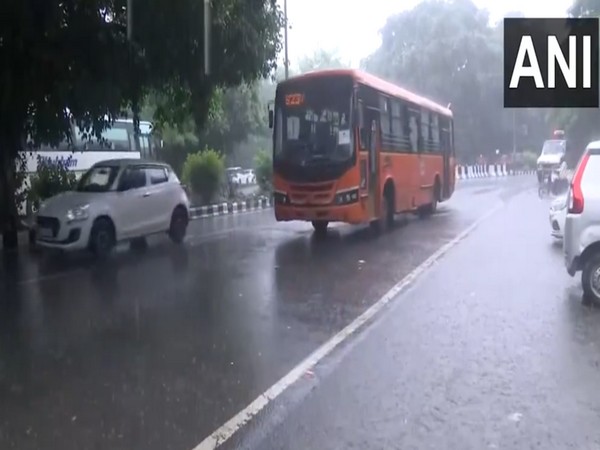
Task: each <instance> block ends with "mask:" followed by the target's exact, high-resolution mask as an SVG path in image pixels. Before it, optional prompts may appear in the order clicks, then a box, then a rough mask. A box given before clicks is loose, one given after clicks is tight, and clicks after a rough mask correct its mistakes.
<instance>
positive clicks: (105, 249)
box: [89, 217, 115, 258]
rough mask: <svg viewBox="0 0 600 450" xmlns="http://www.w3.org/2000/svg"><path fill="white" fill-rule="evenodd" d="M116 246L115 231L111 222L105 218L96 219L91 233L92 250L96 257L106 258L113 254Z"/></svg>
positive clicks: (90, 245)
mask: <svg viewBox="0 0 600 450" xmlns="http://www.w3.org/2000/svg"><path fill="white" fill-rule="evenodd" d="M114 246H115V230H114V228H113V225H112V223H111V221H110V220H108V219H106V218H103V217H101V218H99V219H96V221H95V222H94V225H93V226H92V231H91V232H90V243H89V247H90V250H91V251H92V253H93V254H94V255H95V256H97V257H99V258H104V257H106V256H108V255H109V254H110V253H111V252H112V249H113V247H114Z"/></svg>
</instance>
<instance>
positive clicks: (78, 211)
mask: <svg viewBox="0 0 600 450" xmlns="http://www.w3.org/2000/svg"><path fill="white" fill-rule="evenodd" d="M89 209H90V205H81V206H77V207H76V208H72V209H69V210H68V211H67V221H69V222H75V221H77V220H86V219H87V218H88V217H89Z"/></svg>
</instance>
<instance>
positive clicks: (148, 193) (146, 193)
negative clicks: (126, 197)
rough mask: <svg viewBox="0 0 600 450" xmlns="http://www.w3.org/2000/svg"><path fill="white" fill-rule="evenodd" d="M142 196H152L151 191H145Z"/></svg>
mask: <svg viewBox="0 0 600 450" xmlns="http://www.w3.org/2000/svg"><path fill="white" fill-rule="evenodd" d="M142 197H150V192H144V195H142Z"/></svg>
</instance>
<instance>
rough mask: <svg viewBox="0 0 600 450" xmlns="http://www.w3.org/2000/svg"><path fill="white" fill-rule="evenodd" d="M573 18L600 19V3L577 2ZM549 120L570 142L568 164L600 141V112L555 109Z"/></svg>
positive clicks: (583, 0) (595, 110)
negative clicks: (592, 144)
mask: <svg viewBox="0 0 600 450" xmlns="http://www.w3.org/2000/svg"><path fill="white" fill-rule="evenodd" d="M569 15H570V16H572V17H600V2H598V1H597V0H575V1H574V2H573V4H572V5H571V8H570V9H569ZM547 120H548V122H549V124H550V125H552V126H553V127H554V128H561V129H564V130H565V132H566V135H567V140H568V142H569V151H568V157H567V159H568V163H569V164H570V165H574V164H575V163H576V162H577V160H578V158H579V156H580V155H581V152H582V151H583V149H584V148H585V146H586V145H587V143H588V142H589V141H591V140H596V139H600V129H599V128H598V123H600V111H599V110H598V109H590V108H568V109H553V110H551V111H549V112H548V115H547Z"/></svg>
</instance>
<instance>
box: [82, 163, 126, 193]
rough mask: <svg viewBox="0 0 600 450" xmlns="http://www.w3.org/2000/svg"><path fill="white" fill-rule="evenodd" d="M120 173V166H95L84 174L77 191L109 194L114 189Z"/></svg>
mask: <svg viewBox="0 0 600 450" xmlns="http://www.w3.org/2000/svg"><path fill="white" fill-rule="evenodd" d="M118 173H119V167H118V166H94V167H92V168H91V169H90V170H88V171H87V172H86V173H84V174H83V176H82V177H81V180H79V184H78V185H77V191H79V192H107V191H109V190H110V188H111V187H112V185H113V183H114V181H115V178H117V174H118Z"/></svg>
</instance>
